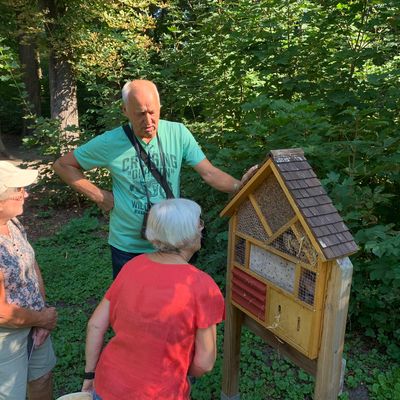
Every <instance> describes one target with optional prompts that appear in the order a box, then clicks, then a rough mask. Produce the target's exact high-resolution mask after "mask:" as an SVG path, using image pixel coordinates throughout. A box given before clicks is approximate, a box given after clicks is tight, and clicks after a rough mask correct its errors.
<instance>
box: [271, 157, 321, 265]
mask: <svg viewBox="0 0 400 400" xmlns="http://www.w3.org/2000/svg"><path fill="white" fill-rule="evenodd" d="M271 170H272V171H273V173H274V175H275V176H276V179H277V181H278V182H279V184H280V186H281V188H282V190H283V192H284V193H285V195H286V198H287V200H288V201H289V203H290V205H291V206H292V208H293V210H294V212H295V213H296V215H297V216H298V217H299V220H300V222H301V225H302V226H303V229H304V230H305V231H306V233H307V236H308V237H309V239H310V241H311V243H312V245H313V246H314V248H315V250H316V251H317V252H318V254H319V255H320V256H321V258H322V260H323V261H326V258H325V255H324V253H323V252H322V249H321V246H320V244H319V243H318V241H317V240H316V239H315V237H314V234H313V232H312V231H311V229H310V228H309V227H308V224H307V222H306V221H305V219H304V217H303V214H302V213H301V211H300V209H299V207H298V206H297V204H296V201H295V200H294V198H293V196H292V194H291V193H290V191H289V189H288V188H287V186H286V184H285V182H284V180H283V179H282V176H281V175H280V172H279V170H278V168H277V167H276V166H275V165H274V164H271Z"/></svg>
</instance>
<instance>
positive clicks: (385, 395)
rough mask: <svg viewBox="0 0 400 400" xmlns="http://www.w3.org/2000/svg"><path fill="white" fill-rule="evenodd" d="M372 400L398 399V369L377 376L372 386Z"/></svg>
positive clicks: (399, 396) (399, 391)
mask: <svg viewBox="0 0 400 400" xmlns="http://www.w3.org/2000/svg"><path fill="white" fill-rule="evenodd" d="M372 399H377V400H383V399H388V400H389V399H390V400H399V399H400V368H394V369H392V370H390V371H388V372H386V373H384V374H382V373H380V374H379V375H378V379H377V382H376V383H374V384H373V385H372Z"/></svg>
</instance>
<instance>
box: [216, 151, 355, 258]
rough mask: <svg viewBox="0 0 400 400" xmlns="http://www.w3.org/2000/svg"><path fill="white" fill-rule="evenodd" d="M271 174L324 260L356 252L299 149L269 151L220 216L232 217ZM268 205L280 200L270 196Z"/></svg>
mask: <svg viewBox="0 0 400 400" xmlns="http://www.w3.org/2000/svg"><path fill="white" fill-rule="evenodd" d="M271 170H272V172H273V173H274V175H275V176H276V178H277V181H278V182H279V184H280V186H281V187H282V189H283V188H286V190H284V193H286V195H287V196H288V201H289V202H290V204H291V206H292V208H293V211H294V212H295V213H296V214H298V215H300V216H301V219H303V221H304V223H305V224H306V225H307V226H308V228H309V230H310V232H311V234H312V236H313V237H314V239H315V241H314V243H315V244H317V246H318V250H319V252H320V253H322V254H323V256H324V258H325V259H326V260H333V259H337V258H341V257H345V256H348V255H350V254H353V253H355V252H356V251H357V250H358V247H357V245H356V243H355V242H354V239H353V236H352V235H351V233H350V232H349V230H348V228H347V226H346V225H345V224H344V222H343V219H342V218H341V217H340V215H339V213H338V212H337V210H336V208H335V207H334V205H333V204H332V200H331V199H330V198H329V197H328V195H327V194H326V191H325V189H324V188H323V187H322V185H321V182H320V181H319V179H318V178H317V177H316V175H315V173H314V171H313V170H312V168H311V166H310V164H309V163H308V161H307V159H306V158H305V157H304V152H303V150H302V149H283V150H273V151H271V152H270V154H269V157H268V158H267V160H266V162H265V163H264V164H263V165H262V166H261V167H260V168H259V169H258V171H257V172H256V173H255V175H254V176H253V177H252V178H251V179H250V180H249V181H248V182H247V183H246V184H245V185H244V186H243V187H242V188H241V190H240V191H239V192H238V193H237V194H236V195H235V196H234V197H233V198H232V200H231V201H230V202H229V204H228V205H227V206H226V207H225V208H224V209H223V210H222V212H221V215H222V216H224V215H226V216H231V215H233V213H234V212H235V210H236V209H237V208H238V207H239V206H240V205H241V204H242V203H243V202H244V201H246V199H247V198H248V193H251V192H252V191H255V190H256V189H257V188H258V186H259V185H260V184H261V182H262V181H263V180H264V179H265V176H266V173H269V171H271ZM267 196H268V194H267ZM268 203H274V204H270V207H279V206H280V205H279V199H276V198H273V196H271V198H270V199H269V201H268Z"/></svg>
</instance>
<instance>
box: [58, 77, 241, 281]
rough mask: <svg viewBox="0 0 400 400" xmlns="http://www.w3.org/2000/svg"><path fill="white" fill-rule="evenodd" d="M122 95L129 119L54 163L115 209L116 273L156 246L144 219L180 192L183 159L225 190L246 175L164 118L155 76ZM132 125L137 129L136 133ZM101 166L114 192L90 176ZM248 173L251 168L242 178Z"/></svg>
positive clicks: (69, 181) (63, 175)
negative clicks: (237, 174)
mask: <svg viewBox="0 0 400 400" xmlns="http://www.w3.org/2000/svg"><path fill="white" fill-rule="evenodd" d="M122 99H123V108H122V110H123V113H124V114H125V115H126V117H127V118H128V120H129V122H130V124H129V125H126V126H124V127H121V126H120V127H118V128H116V129H113V130H111V131H108V132H105V133H103V134H102V135H99V136H97V137H95V138H94V139H92V140H90V141H89V142H87V143H86V144H84V145H82V146H80V147H78V148H77V149H75V150H74V151H71V152H69V153H67V154H65V155H64V156H62V157H60V158H59V159H58V160H57V161H56V162H55V163H54V166H53V168H54V170H55V172H56V173H57V174H58V175H59V176H60V177H61V179H63V180H64V181H65V182H66V183H67V184H68V185H70V186H71V187H72V188H73V189H75V190H76V191H78V192H80V193H82V194H84V195H85V196H86V197H88V198H89V199H90V200H92V201H94V202H95V203H96V204H97V205H98V206H99V207H100V208H101V209H102V210H104V211H107V212H108V211H110V231H109V244H110V246H111V256H112V264H113V275H114V278H115V277H116V276H117V274H118V272H119V271H120V269H121V268H122V266H123V265H124V264H125V263H126V262H127V261H129V260H130V259H131V258H133V257H135V256H137V255H139V254H142V253H149V252H152V251H154V249H153V247H152V245H151V244H150V243H149V242H148V241H147V240H146V239H144V238H143V237H142V236H141V231H142V226H143V221H144V219H145V216H146V215H147V212H148V210H149V207H150V206H151V204H155V203H158V202H160V201H161V200H163V199H165V198H167V197H172V195H173V196H174V197H179V182H180V170H181V166H182V163H183V162H184V163H185V164H188V165H190V166H191V167H193V168H194V169H195V170H196V171H197V172H198V173H199V175H200V176H201V178H202V179H203V180H204V181H205V182H206V183H207V184H208V185H210V186H212V187H213V188H215V189H217V190H220V191H222V192H226V193H232V192H235V191H236V190H237V189H238V188H239V187H240V185H241V181H239V180H237V179H235V178H233V177H232V176H230V175H229V174H227V173H225V172H223V171H221V170H220V169H218V168H216V167H214V166H213V165H212V164H211V163H210V161H209V160H207V158H206V156H205V154H204V153H203V151H202V150H201V148H200V146H199V145H198V144H197V142H196V140H195V139H194V137H193V135H192V134H191V133H190V131H189V130H188V129H187V128H186V127H185V126H184V125H183V124H181V123H177V122H171V121H166V120H162V119H160V107H161V105H160V97H159V94H158V90H157V87H156V86H155V84H154V83H153V82H151V81H148V80H133V81H131V82H127V83H126V84H125V86H124V87H123V89H122ZM127 131H131V132H132V131H133V132H132V135H131V139H129V138H128V133H127ZM142 152H144V154H145V156H144V158H143V156H142V155H141V153H142ZM146 157H147V158H146ZM150 160H151V161H152V162H153V165H151V161H150ZM154 166H155V167H156V168H157V170H158V171H159V172H160V174H159V175H160V176H161V179H164V181H163V182H164V183H165V182H167V186H169V188H170V189H171V192H172V193H170V195H168V194H167V190H165V184H160V183H159V182H160V180H157V179H156V178H155V177H154V173H152V172H151V169H153V170H154ZM97 167H104V168H107V169H108V170H109V171H110V173H111V177H112V182H113V187H112V192H109V191H107V190H103V189H101V188H99V187H98V186H96V185H95V184H94V183H93V182H90V181H89V180H88V179H86V178H85V176H84V174H83V172H82V170H91V169H93V168H97ZM246 178H247V174H245V176H244V177H243V178H242V181H244V180H245V179H246Z"/></svg>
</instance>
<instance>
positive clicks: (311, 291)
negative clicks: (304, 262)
mask: <svg viewBox="0 0 400 400" xmlns="http://www.w3.org/2000/svg"><path fill="white" fill-rule="evenodd" d="M316 281H317V274H316V273H315V272H313V271H310V270H308V269H305V268H302V269H301V273H300V282H299V295H298V298H299V299H300V300H301V301H304V302H305V303H307V304H310V305H311V306H313V305H314V298H315V286H316Z"/></svg>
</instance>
